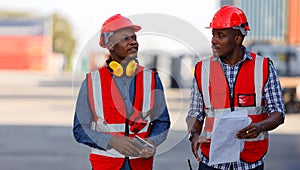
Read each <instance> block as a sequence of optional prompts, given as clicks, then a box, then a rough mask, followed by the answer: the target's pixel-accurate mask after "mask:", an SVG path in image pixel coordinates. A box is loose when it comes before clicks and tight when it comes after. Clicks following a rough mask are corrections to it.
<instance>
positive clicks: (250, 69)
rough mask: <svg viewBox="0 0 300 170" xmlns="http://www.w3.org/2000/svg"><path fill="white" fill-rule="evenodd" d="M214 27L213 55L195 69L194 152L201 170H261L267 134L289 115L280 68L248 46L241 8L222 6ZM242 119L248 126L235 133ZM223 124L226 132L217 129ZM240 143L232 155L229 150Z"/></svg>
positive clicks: (190, 126) (190, 118)
mask: <svg viewBox="0 0 300 170" xmlns="http://www.w3.org/2000/svg"><path fill="white" fill-rule="evenodd" d="M209 28H211V29H212V39H211V48H212V52H213V56H211V57H209V58H207V59H204V60H202V61H200V62H198V63H197V65H196V66H195V76H194V80H193V85H192V90H191V104H190V110H189V112H188V116H187V119H186V121H187V124H188V129H189V133H190V138H189V139H190V141H191V149H192V152H193V154H194V156H195V157H196V159H197V160H198V161H199V162H200V163H199V169H200V170H212V169H228V170H233V169H254V170H262V169H264V160H265V155H266V153H267V150H268V131H270V130H273V129H275V128H277V127H278V126H279V125H280V124H282V123H283V122H284V116H285V112H284V105H283V101H282V92H281V87H280V83H279V80H278V77H277V74H276V71H275V68H274V66H273V64H272V61H271V60H270V59H268V58H265V57H262V56H259V55H257V54H255V53H252V52H249V51H248V50H247V49H246V48H245V47H244V46H243V40H244V38H245V36H246V35H247V32H248V31H249V30H250V27H249V25H248V21H247V18H246V15H245V14H244V12H243V11H242V10H241V9H239V8H237V7H235V6H223V7H221V8H220V9H219V10H218V11H217V12H216V13H215V15H214V17H213V19H212V22H211V23H210V26H209ZM242 115H244V117H245V119H239V120H249V121H248V122H246V125H245V126H243V127H241V128H238V129H237V130H232V129H234V128H235V127H236V126H238V124H239V123H240V122H236V121H235V120H234V119H235V118H243V116H242ZM248 117H249V118H248ZM229 118H230V119H229ZM226 122H236V124H234V123H231V124H227V125H224V124H226ZM250 122H251V123H250ZM220 124H221V125H222V127H223V128H225V129H220V128H218V126H221V125H220ZM220 132H221V133H220ZM214 139H216V140H217V139H218V141H214ZM216 143H217V145H215V144H216ZM236 143H237V144H239V145H238V146H237V149H235V151H233V150H232V149H230V148H232V147H233V146H236V145H235V144H236ZM213 144H214V145H213ZM231 144H232V145H231ZM199 147H200V150H201V152H200V155H199V154H198V150H199ZM233 155H235V156H233ZM232 156H233V157H232ZM217 157H218V158H217ZM228 158H230V159H231V158H232V159H231V160H230V159H228ZM212 160H213V161H212Z"/></svg>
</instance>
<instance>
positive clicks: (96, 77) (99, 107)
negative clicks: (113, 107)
mask: <svg viewBox="0 0 300 170" xmlns="http://www.w3.org/2000/svg"><path fill="white" fill-rule="evenodd" d="M91 76H92V83H93V98H94V105H95V111H96V114H97V117H98V118H99V119H101V121H103V120H104V114H103V103H102V97H97V96H102V87H101V81H100V71H98V70H96V71H93V72H92V73H91Z"/></svg>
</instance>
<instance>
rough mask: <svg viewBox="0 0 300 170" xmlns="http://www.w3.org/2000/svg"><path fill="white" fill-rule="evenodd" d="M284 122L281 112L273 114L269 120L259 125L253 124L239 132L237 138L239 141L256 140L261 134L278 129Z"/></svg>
mask: <svg viewBox="0 0 300 170" xmlns="http://www.w3.org/2000/svg"><path fill="white" fill-rule="evenodd" d="M283 120H284V118H283V116H282V114H281V113H280V112H273V113H271V114H270V115H269V117H268V118H267V119H265V120H263V121H261V122H258V123H251V124H250V125H249V126H247V127H245V128H243V129H241V130H240V131H238V132H237V134H236V137H237V138H239V139H244V138H256V137H257V136H258V135H259V134H260V132H263V131H270V130H273V129H275V128H277V127H278V126H279V125H280V124H282V123H283Z"/></svg>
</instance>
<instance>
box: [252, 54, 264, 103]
mask: <svg viewBox="0 0 300 170" xmlns="http://www.w3.org/2000/svg"><path fill="white" fill-rule="evenodd" d="M263 62H264V58H263V57H261V56H259V55H256V60H255V67H254V79H255V81H254V84H255V94H256V106H260V105H261V99H262V87H263Z"/></svg>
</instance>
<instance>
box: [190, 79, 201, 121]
mask: <svg viewBox="0 0 300 170" xmlns="http://www.w3.org/2000/svg"><path fill="white" fill-rule="evenodd" d="M188 116H190V117H196V118H197V119H198V120H199V121H200V122H201V121H203V120H204V117H205V114H204V110H203V97H202V95H201V93H200V91H199V88H198V84H197V82H196V79H195V77H194V78H193V83H192V87H191V94H190V109H189V111H188Z"/></svg>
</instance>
